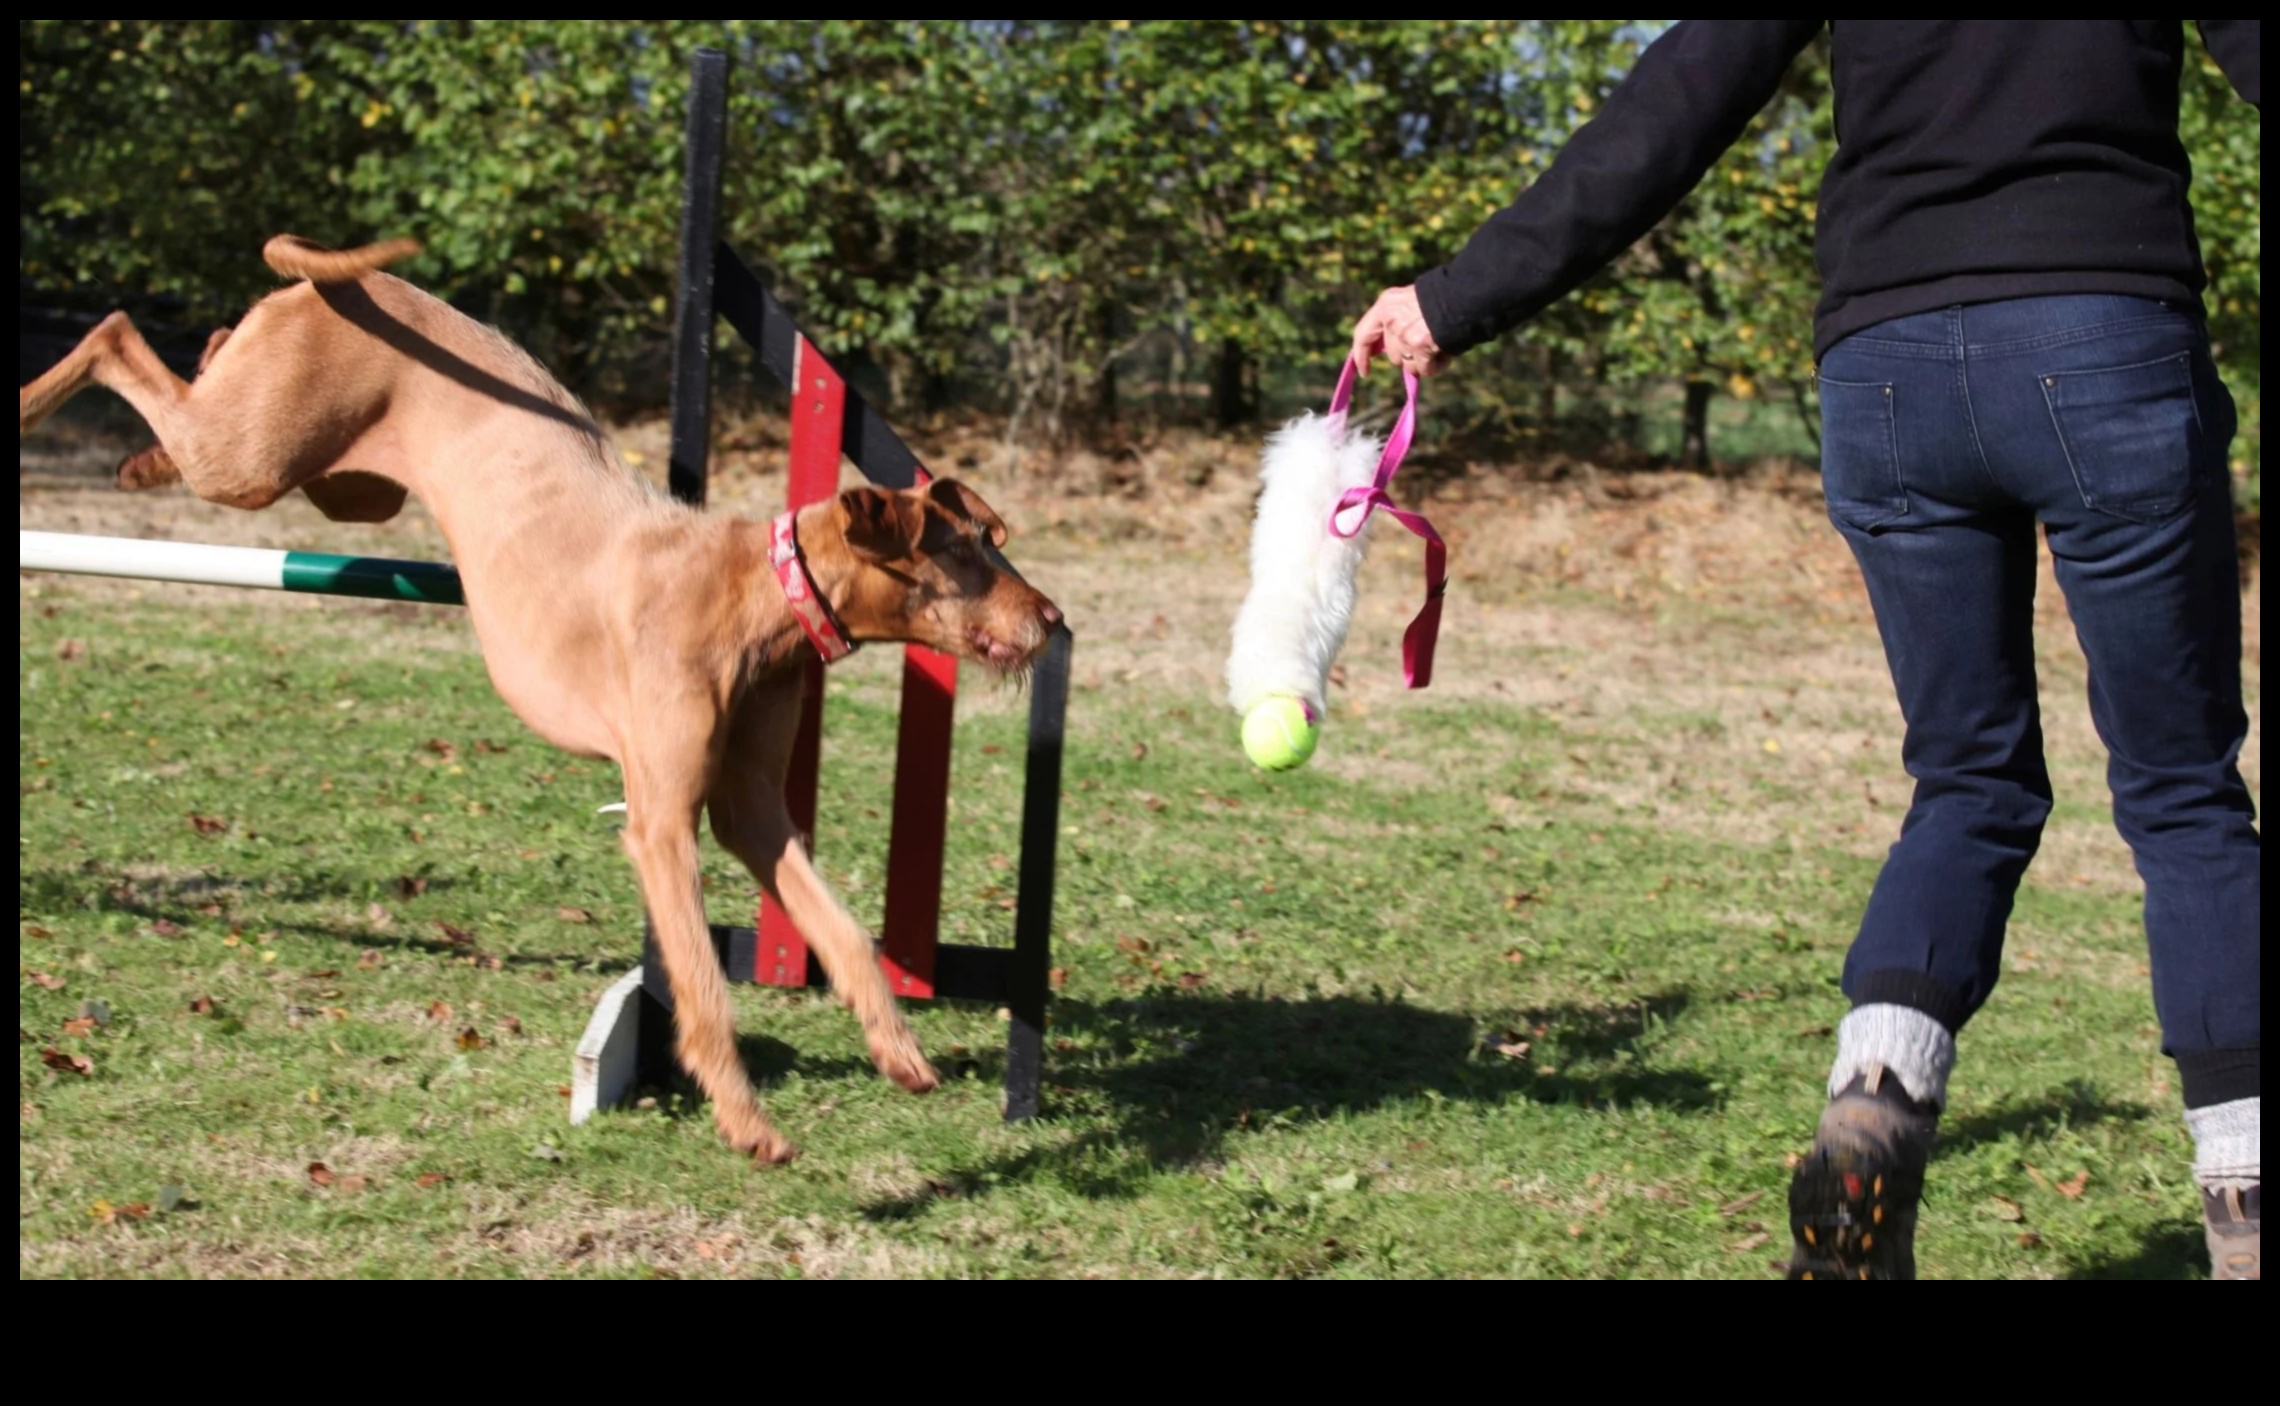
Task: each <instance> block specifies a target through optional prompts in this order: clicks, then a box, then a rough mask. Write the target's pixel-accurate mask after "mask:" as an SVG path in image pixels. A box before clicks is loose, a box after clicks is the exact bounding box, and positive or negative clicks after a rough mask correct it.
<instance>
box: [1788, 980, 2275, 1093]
mask: <svg viewBox="0 0 2280 1406" xmlns="http://www.w3.org/2000/svg"><path fill="white" fill-rule="evenodd" d="M1872 1064H1881V1065H1883V1066H1884V1068H1885V1069H1886V1070H1887V1071H1889V1072H1890V1073H1891V1074H1892V1076H1893V1077H1894V1078H1896V1079H1898V1080H1899V1081H1900V1087H1902V1088H1904V1089H1906V1090H1907V1091H1908V1097H1910V1098H1912V1099H1914V1100H1916V1101H1917V1102H1918V1103H1929V1104H1932V1105H1933V1106H1935V1107H1940V1108H1944V1107H1946V1106H1947V1081H1948V1071H1949V1070H1951V1069H1953V1068H1955V1036H1953V1035H1950V1034H1949V1033H1948V1030H1947V1027H1946V1026H1944V1025H1942V1024H1940V1023H1939V1022H1938V1021H1936V1020H1934V1019H1932V1018H1931V1017H1930V1016H1928V1015H1926V1014H1924V1013H1923V1012H1922V1011H1920V1010H1917V1009H1915V1008H1914V1007H1913V1006H1890V1005H1866V1006H1855V1007H1853V1010H1852V1014H1850V1015H1848V1016H1846V1017H1845V1018H1844V1021H1843V1022H1842V1023H1841V1024H1839V1025H1838V1026H1837V1062H1836V1064H1835V1066H1834V1067H1833V1068H1831V1069H1830V1070H1829V1097H1831V1098H1835V1097H1836V1096H1837V1095H1838V1094H1840V1093H1842V1092H1843V1091H1844V1087H1845V1085H1847V1084H1849V1083H1851V1082H1852V1081H1853V1080H1854V1079H1855V1078H1857V1077H1858V1076H1859V1075H1860V1074H1861V1073H1863V1072H1864V1071H1865V1070H1867V1068H1868V1067H1869V1066H1870V1065H1872ZM2227 1106H2228V1107H2229V1106H2230V1105H2227Z"/></svg>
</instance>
